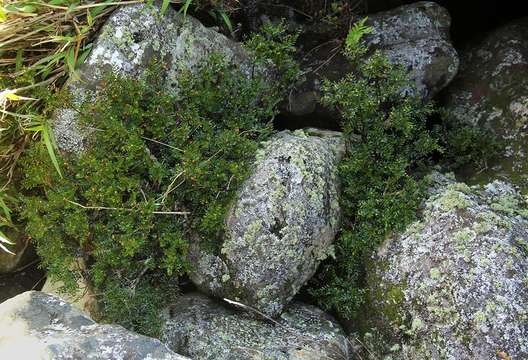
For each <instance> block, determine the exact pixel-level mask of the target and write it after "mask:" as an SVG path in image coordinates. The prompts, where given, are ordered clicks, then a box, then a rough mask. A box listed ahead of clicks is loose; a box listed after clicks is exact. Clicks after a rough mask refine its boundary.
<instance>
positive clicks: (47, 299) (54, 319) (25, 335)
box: [0, 291, 187, 360]
mask: <svg viewBox="0 0 528 360" xmlns="http://www.w3.org/2000/svg"><path fill="white" fill-rule="evenodd" d="M0 359H43V360H44V359H49V360H71V359H83V360H84V359H89V360H121V359H128V360H145V359H150V360H185V359H187V358H186V357H183V356H180V355H178V354H176V353H174V352H173V351H171V350H169V349H168V348H167V347H166V346H165V345H164V344H162V343H161V342H160V341H159V340H156V339H153V338H149V337H146V336H142V335H139V334H136V333H133V332H131V331H128V330H126V329H125V328H123V327H121V326H118V325H99V324H97V323H95V322H94V321H93V320H91V319H90V318H88V317H87V316H86V315H84V314H83V313H81V312H80V311H79V310H76V309H74V308H73V307H72V306H71V305H69V304H67V303H66V302H64V301H63V300H61V299H60V298H58V297H56V296H52V295H48V294H46V293H42V292H39V291H27V292H25V293H22V294H20V295H18V296H16V297H14V298H11V299H9V300H7V301H5V302H3V303H2V304H0Z"/></svg>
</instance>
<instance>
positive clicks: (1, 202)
mask: <svg viewBox="0 0 528 360" xmlns="http://www.w3.org/2000/svg"><path fill="white" fill-rule="evenodd" d="M2 197H3V195H0V208H1V209H2V211H3V212H4V217H5V218H6V219H7V221H8V222H11V209H10V208H9V207H8V206H7V205H6V203H5V201H4V199H2Z"/></svg>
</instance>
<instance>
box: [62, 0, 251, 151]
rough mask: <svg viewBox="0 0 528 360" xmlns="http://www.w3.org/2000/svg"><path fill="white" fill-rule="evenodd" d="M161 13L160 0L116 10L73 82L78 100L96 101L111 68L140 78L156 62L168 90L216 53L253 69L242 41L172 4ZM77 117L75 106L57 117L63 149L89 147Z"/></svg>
mask: <svg viewBox="0 0 528 360" xmlns="http://www.w3.org/2000/svg"><path fill="white" fill-rule="evenodd" d="M159 13H160V8H159V5H156V3H155V4H154V5H152V6H149V5H146V4H134V5H127V6H121V7H119V8H118V9H117V10H115V11H114V12H113V13H112V15H111V16H110V17H109V18H108V20H107V22H106V23H105V25H104V26H103V27H102V28H101V30H100V33H99V35H98V38H97V39H96V41H95V43H94V45H93V48H92V51H91V53H90V55H89V56H88V58H87V59H86V62H85V64H83V65H82V66H81V68H80V69H79V74H78V75H79V78H80V79H77V80H75V79H71V80H70V81H69V82H68V84H67V88H68V91H69V92H70V93H71V94H72V98H73V101H74V103H75V104H77V105H79V104H81V103H83V102H85V101H90V100H92V99H93V98H94V96H95V94H96V92H97V89H98V87H99V85H100V82H101V81H102V80H103V79H104V76H105V75H106V74H107V73H108V72H113V73H115V74H119V75H121V76H130V77H139V76H141V75H142V74H143V73H144V72H145V70H147V69H148V66H149V65H150V64H151V62H152V61H154V60H156V61H159V62H160V63H161V64H162V65H163V67H164V69H165V70H164V74H163V76H162V78H163V79H165V85H166V86H167V89H168V90H170V91H175V92H177V90H178V76H179V75H180V74H181V73H182V71H193V70H195V69H196V68H197V67H198V66H199V65H200V63H201V62H202V61H203V60H205V59H206V58H207V55H208V54H211V53H220V54H222V55H224V56H225V57H226V59H227V60H228V61H230V62H231V63H233V64H236V65H237V66H239V67H240V68H241V70H242V71H245V72H247V73H249V72H250V68H251V64H250V62H249V58H248V55H247V53H246V52H245V51H244V50H243V49H242V47H241V46H240V45H239V44H238V43H235V42H233V41H232V40H229V39H228V38H227V37H225V36H224V35H222V34H220V33H218V32H216V31H214V30H212V29H207V28H206V27H204V26H203V25H202V24H201V23H200V22H198V21H197V20H196V19H194V18H192V17H191V16H186V17H183V15H181V14H178V13H177V12H176V11H175V10H173V9H172V8H171V7H169V8H168V9H167V11H166V13H165V14H164V15H163V16H160V14H159ZM76 119H77V115H76V111H75V110H74V109H62V110H59V111H58V112H57V113H56V115H55V119H54V122H53V128H54V133H55V136H56V138H57V145H58V146H59V148H60V149H61V150H63V151H67V152H79V151H81V150H82V149H83V148H84V146H85V145H86V144H84V141H85V140H84V138H85V136H83V134H86V131H87V130H86V129H84V130H83V131H81V130H80V129H79V126H78V124H77V122H76Z"/></svg>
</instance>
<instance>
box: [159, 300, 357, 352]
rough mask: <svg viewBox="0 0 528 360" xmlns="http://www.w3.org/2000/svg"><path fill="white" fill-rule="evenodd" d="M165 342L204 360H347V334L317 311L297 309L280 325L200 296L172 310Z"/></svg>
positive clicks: (296, 305)
mask: <svg viewBox="0 0 528 360" xmlns="http://www.w3.org/2000/svg"><path fill="white" fill-rule="evenodd" d="M165 316H166V318H167V321H166V323H165V328H164V335H163V337H162V340H163V341H164V342H165V343H166V344H167V346H169V347H170V348H171V349H173V350H174V351H177V352H179V353H181V354H185V355H187V356H189V357H192V358H193V359H202V360H206V359H207V360H209V359H210V360H222V359H226V360H227V359H229V360H242V359H244V360H246V359H253V360H264V359H266V360H267V359H274V360H286V359H288V360H293V359H296V360H320V359H348V358H349V344H348V342H347V340H346V337H345V336H344V332H343V330H342V329H341V328H340V327H339V325H338V324H337V323H336V322H335V321H334V320H333V319H332V318H331V317H330V316H329V315H327V314H325V313H324V312H322V311H321V310H319V309H318V308H316V307H314V306H310V305H304V304H301V303H297V302H296V303H293V304H291V305H290V306H289V307H288V309H287V310H286V311H285V312H284V313H283V314H282V315H281V317H280V318H278V319H277V321H276V322H270V321H266V320H257V319H255V318H253V317H252V316H250V315H249V314H244V313H243V312H242V313H238V312H235V311H234V310H232V309H229V308H227V307H224V306H223V305H222V304H219V303H216V302H214V301H213V300H211V299H208V298H207V297H205V296H203V295H199V294H187V295H184V296H183V297H182V298H181V299H179V301H178V304H177V305H175V306H173V307H172V308H169V309H167V311H166V313H165Z"/></svg>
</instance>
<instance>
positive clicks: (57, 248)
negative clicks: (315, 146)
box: [20, 31, 295, 335]
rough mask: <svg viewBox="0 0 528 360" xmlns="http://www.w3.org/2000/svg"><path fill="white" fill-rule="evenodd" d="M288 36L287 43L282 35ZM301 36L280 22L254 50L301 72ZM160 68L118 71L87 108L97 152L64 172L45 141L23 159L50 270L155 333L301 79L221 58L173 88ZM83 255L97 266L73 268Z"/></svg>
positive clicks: (120, 317) (30, 216)
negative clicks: (196, 244) (274, 76)
mask: <svg viewBox="0 0 528 360" xmlns="http://www.w3.org/2000/svg"><path fill="white" fill-rule="evenodd" d="M278 37H279V38H282V39H287V41H288V42H287V43H286V45H284V44H277V43H273V42H274V40H273V39H276V38H278ZM294 41H295V38H292V37H282V35H281V31H278V32H277V31H275V32H274V33H273V34H272V36H269V37H265V36H260V37H255V38H252V39H250V41H249V45H248V47H250V48H251V49H253V50H252V51H253V53H254V56H255V63H256V64H257V65H256V66H257V67H258V66H259V64H269V65H275V68H277V69H279V70H280V71H279V72H282V73H286V74H287V76H286V77H283V78H286V79H288V81H291V80H293V79H294V77H295V69H293V70H292V69H290V66H293V64H294V63H293V62H291V61H290V59H289V55H290V54H291V52H292V51H293V42H294ZM157 66H161V65H157ZM157 70H158V69H157V67H156V65H154V67H153V68H152V69H151V71H149V72H148V73H147V75H146V76H144V77H143V78H141V79H139V80H133V79H123V78H118V77H115V76H111V75H110V76H109V77H108V79H107V80H106V84H105V87H104V89H103V90H102V91H101V92H100V93H98V95H97V99H96V101H95V102H94V103H93V104H86V105H84V106H83V107H82V108H81V109H79V116H80V122H81V124H82V125H83V127H85V128H88V129H91V130H90V141H89V142H90V145H89V148H88V150H87V151H85V152H84V153H82V154H80V155H79V156H67V157H65V158H63V159H62V164H61V169H62V170H63V177H64V178H63V179H61V178H60V177H59V176H58V174H57V172H56V171H54V170H53V165H52V164H51V162H50V160H49V157H47V156H46V154H45V151H46V150H45V147H44V146H42V145H40V146H39V145H36V146H34V147H33V148H32V149H31V150H29V151H28V152H27V153H26V155H25V156H24V158H23V159H22V160H21V163H22V166H23V178H22V179H21V181H20V184H21V187H22V191H23V192H25V193H26V194H28V195H27V196H26V197H25V198H24V206H23V213H22V216H23V217H24V218H25V220H26V221H27V231H28V233H29V234H30V235H31V236H32V238H33V241H34V242H35V244H36V246H37V251H38V253H39V255H40V256H41V258H42V263H43V266H44V267H45V268H47V270H48V275H49V276H50V277H51V278H52V279H53V280H61V281H63V282H64V285H65V286H64V290H67V291H71V292H73V291H75V289H76V282H77V280H78V279H79V278H84V279H86V280H87V281H89V282H91V285H92V286H93V287H94V289H95V292H96V294H97V297H98V300H99V303H100V304H101V305H102V314H101V316H102V318H103V319H104V320H106V321H110V322H117V323H120V324H122V325H124V326H126V327H128V328H130V329H133V330H136V331H139V332H141V333H145V334H149V335H156V333H157V331H158V329H159V326H157V325H159V323H158V321H157V319H158V314H159V309H160V307H161V306H163V305H164V304H165V303H166V302H167V300H169V299H170V298H171V295H173V294H174V292H175V291H177V278H178V277H179V276H181V275H184V274H185V273H186V271H187V270H188V269H189V264H188V262H187V258H186V255H187V249H188V246H189V243H190V241H193V239H196V238H201V239H202V240H203V241H204V242H206V243H207V244H208V245H209V249H210V251H216V250H217V248H218V246H219V245H220V244H221V240H222V233H223V230H224V216H225V213H226V211H227V208H228V207H229V205H230V202H231V201H232V200H233V197H234V194H235V192H236V190H237V188H238V187H239V186H240V184H241V183H242V182H243V181H244V179H245V178H246V177H247V176H248V174H249V171H250V169H251V164H252V161H253V159H254V155H255V152H256V150H257V148H258V146H259V143H260V142H261V141H262V140H264V139H266V138H267V137H268V136H269V135H270V134H271V133H272V131H273V130H272V127H271V120H272V118H273V116H274V114H275V109H276V104H278V103H279V101H280V100H281V98H282V96H283V95H284V93H285V90H286V89H287V87H288V86H290V84H291V82H290V83H287V84H285V83H284V82H281V81H269V80H268V79H267V78H266V76H267V75H266V74H264V73H262V72H261V71H257V70H256V71H255V72H254V74H253V75H252V76H250V77H249V78H248V75H247V74H244V73H243V72H242V71H240V70H239V69H238V68H237V67H235V66H232V65H229V64H228V63H227V62H226V61H225V59H224V58H222V57H221V56H218V55H212V56H211V57H209V58H208V59H207V60H205V63H204V64H202V66H201V70H199V71H198V72H197V73H194V74H190V73H189V74H182V77H181V78H180V79H179V90H178V93H177V94H170V93H168V92H167V91H166V90H165V89H164V88H163V87H162V86H161V85H160V84H162V83H163V81H161V80H162V79H159V76H158V75H157V74H158V73H159V71H157ZM78 258H81V259H83V260H84V263H86V264H87V268H86V269H84V270H83V269H80V270H79V271H72V269H71V265H72V264H74V263H75V259H78ZM73 270H75V269H73Z"/></svg>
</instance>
